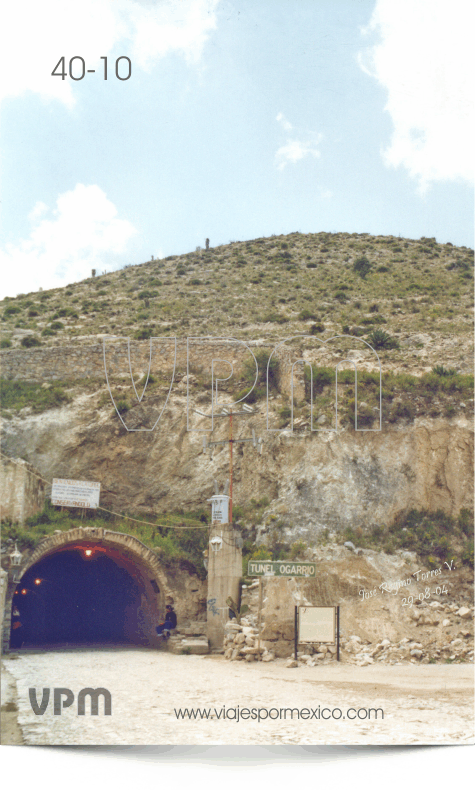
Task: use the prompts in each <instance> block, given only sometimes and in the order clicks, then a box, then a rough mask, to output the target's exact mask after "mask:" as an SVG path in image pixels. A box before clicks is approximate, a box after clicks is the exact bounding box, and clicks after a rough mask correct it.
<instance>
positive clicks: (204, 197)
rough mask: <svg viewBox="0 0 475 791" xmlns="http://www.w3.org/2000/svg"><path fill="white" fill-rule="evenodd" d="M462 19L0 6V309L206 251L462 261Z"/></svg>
mask: <svg viewBox="0 0 475 791" xmlns="http://www.w3.org/2000/svg"><path fill="white" fill-rule="evenodd" d="M473 15H474V11H473V4H472V3H471V2H468V0H451V1H450V2H448V0H397V2H396V0H224V2H222V1H221V0H82V2H81V3H76V2H73V1H72V0H41V3H38V1H37V0H24V2H22V3H21V4H20V3H10V4H9V6H4V9H3V12H2V32H1V34H0V35H1V36H2V40H0V53H1V54H0V58H1V59H2V61H3V63H2V64H1V71H0V74H2V82H1V85H0V101H1V106H0V110H1V129H0V150H1V155H2V156H1V171H0V175H1V188H0V192H1V195H0V198H1V205H0V208H1V236H0V267H1V273H2V274H1V280H0V297H4V296H6V295H7V296H13V297H14V296H16V295H17V294H18V293H27V292H30V291H33V290H37V289H38V288H40V287H42V288H43V289H47V288H53V287H57V286H64V285H67V284H69V283H73V282H77V281H79V280H82V279H84V278H86V277H88V276H89V275H90V271H91V269H92V268H95V269H96V270H97V271H98V272H99V273H101V272H103V271H112V270H115V269H120V268H122V267H123V266H124V265H127V264H138V263H141V262H144V261H148V260H149V259H150V258H151V256H152V255H153V256H154V257H155V258H162V257H164V256H168V255H172V254H174V255H177V254H182V253H186V252H190V251H193V250H195V249H196V247H197V246H204V244H205V239H206V238H209V239H210V244H211V246H217V245H220V244H227V243H228V242H230V241H237V240H245V239H254V238H257V237H262V236H270V235H271V234H277V235H279V234H286V233H291V232H294V231H300V232H302V233H318V232H320V231H330V232H347V233H371V234H392V235H395V236H402V237H408V238H414V239H419V238H420V237H421V236H426V237H435V238H436V239H437V241H438V242H452V243H453V244H455V245H465V246H468V247H473V209H474V206H473V174H474V163H473V142H472V141H473V140H474V139H475V129H474V101H473V97H474V90H473V74H474V73H475V70H474V68H473V56H472V52H473V43H472V38H473V36H472V32H473ZM62 57H64V68H65V73H66V77H65V78H64V79H62V77H61V76H57V75H52V71H53V70H54V69H55V66H56V65H57V64H58V62H59V61H60V58H62ZM106 58H107V80H105V79H104V68H105V63H106V60H105V59H106ZM119 58H120V60H119ZM127 58H128V59H129V60H130V64H131V74H130V77H129V79H124V78H126V77H127V76H128V73H129V72H128V68H129V66H128V61H127ZM81 59H83V60H84V68H85V70H86V71H85V75H84V77H83V78H82V79H81V76H82V60H81ZM116 69H117V73H118V75H119V77H121V78H122V79H119V78H118V77H117V76H116ZM61 70H62V63H61V62H60V65H59V68H58V69H57V70H56V71H59V72H61ZM89 70H94V71H93V72H92V71H89ZM70 73H71V74H72V76H73V78H74V77H75V78H76V79H73V78H72V77H71V76H70Z"/></svg>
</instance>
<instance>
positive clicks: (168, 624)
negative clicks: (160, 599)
mask: <svg viewBox="0 0 475 791" xmlns="http://www.w3.org/2000/svg"><path fill="white" fill-rule="evenodd" d="M176 625H177V617H176V612H175V610H174V609H173V607H172V605H171V604H167V606H166V615H165V620H164V621H163V623H160V624H158V626H157V627H156V631H157V634H158V635H159V636H160V637H163V639H164V640H168V638H169V637H170V630H171V629H175V628H176Z"/></svg>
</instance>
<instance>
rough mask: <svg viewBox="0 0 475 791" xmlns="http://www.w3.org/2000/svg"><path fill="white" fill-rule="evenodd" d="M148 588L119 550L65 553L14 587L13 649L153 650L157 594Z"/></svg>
mask: <svg viewBox="0 0 475 791" xmlns="http://www.w3.org/2000/svg"><path fill="white" fill-rule="evenodd" d="M149 588H150V581H149V580H148V579H147V575H144V574H143V573H142V571H141V569H140V568H139V567H138V566H137V565H136V564H135V563H134V562H133V561H132V560H131V559H130V558H128V557H126V556H124V555H123V554H122V553H121V552H119V551H117V549H114V548H111V547H107V548H106V547H104V546H99V545H97V544H96V545H91V544H83V545H76V546H73V547H71V546H70V547H65V548H64V549H62V550H59V551H56V552H54V553H53V554H49V555H47V556H45V557H43V558H42V559H40V560H39V561H38V562H37V563H35V564H34V565H33V566H31V567H30V568H29V569H28V570H27V571H26V573H25V574H24V575H23V577H22V578H21V582H20V583H19V584H18V585H17V586H16V589H15V591H14V594H13V601H12V628H11V637H10V647H11V648H30V647H31V648H33V647H35V646H41V647H45V646H51V647H52V646H53V645H55V646H58V645H64V644H74V645H78V644H79V645H81V644H84V645H91V644H104V643H105V644H111V643H114V644H122V643H129V644H130V643H132V644H141V645H144V644H145V645H147V644H151V643H153V642H154V640H153V635H152V629H153V628H154V622H155V623H156V622H157V621H156V619H155V618H154V617H153V611H154V610H156V609H157V608H156V592H157V590H159V589H158V587H157V586H156V584H155V588H154V589H153V588H151V589H150V590H149ZM153 599H155V602H153V601H151V600H153ZM18 621H19V622H20V624H21V626H20V627H16V623H18Z"/></svg>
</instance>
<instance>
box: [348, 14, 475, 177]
mask: <svg viewBox="0 0 475 791" xmlns="http://www.w3.org/2000/svg"><path fill="white" fill-rule="evenodd" d="M472 15H473V9H472V6H471V4H469V3H467V2H466V0H452V2H450V3H447V2H446V0H398V2H397V3H395V2H394V0H377V2H376V7H375V9H374V12H373V15H372V17H371V20H370V22H369V25H368V27H367V28H365V29H364V30H363V32H364V33H365V34H366V35H368V34H373V35H374V34H375V33H376V34H378V36H379V42H378V43H377V44H375V45H373V46H372V47H370V48H369V49H367V50H366V51H365V52H363V53H360V57H359V63H360V66H361V68H362V69H363V70H364V71H365V72H366V73H368V74H369V75H371V76H372V77H374V78H376V79H377V80H378V82H379V83H380V84H381V85H382V86H384V88H385V89H386V90H387V92H388V99H387V104H386V110H387V111H388V112H389V114H390V116H391V120H392V122H393V126H394V129H393V133H392V136H391V140H390V144H389V146H388V147H387V148H386V149H385V150H384V151H383V157H384V161H385V163H386V164H387V165H388V166H392V167H398V166H403V167H405V168H406V169H407V170H408V171H409V174H410V175H411V176H412V177H413V178H415V179H417V180H418V182H419V185H420V188H421V189H422V190H424V189H426V188H427V186H428V185H429V184H430V183H431V182H434V181H443V180H463V181H468V182H471V181H472V180H473V175H474V161H473V151H474V145H473V140H474V138H475V128H474V127H475V125H474V102H473V96H474V78H473V75H474V69H473V58H472V51H473V41H472V38H473V35H472V33H473V29H472V24H471V23H472V21H473V20H472V19H471V18H470V17H471V16H472Z"/></svg>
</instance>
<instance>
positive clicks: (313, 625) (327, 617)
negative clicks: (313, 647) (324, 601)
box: [298, 607, 337, 643]
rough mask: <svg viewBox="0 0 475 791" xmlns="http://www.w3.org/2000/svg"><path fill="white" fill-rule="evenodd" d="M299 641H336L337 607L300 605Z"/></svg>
mask: <svg viewBox="0 0 475 791" xmlns="http://www.w3.org/2000/svg"><path fill="white" fill-rule="evenodd" d="M298 618H299V624H298V636H299V637H298V641H299V643H335V642H336V639H337V638H336V607H299V608H298Z"/></svg>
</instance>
